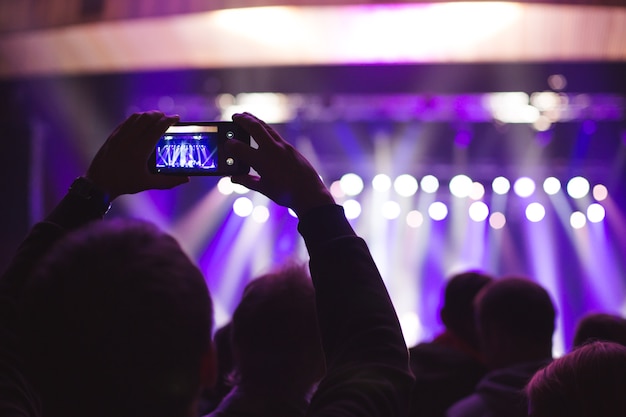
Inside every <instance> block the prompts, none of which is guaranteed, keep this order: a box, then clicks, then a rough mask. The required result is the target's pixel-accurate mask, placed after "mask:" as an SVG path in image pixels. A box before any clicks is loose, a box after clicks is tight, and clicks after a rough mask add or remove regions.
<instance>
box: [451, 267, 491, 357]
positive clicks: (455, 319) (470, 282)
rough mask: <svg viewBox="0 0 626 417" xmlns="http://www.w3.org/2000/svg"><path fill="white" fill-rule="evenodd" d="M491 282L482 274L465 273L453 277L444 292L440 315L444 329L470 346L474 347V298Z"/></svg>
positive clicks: (489, 277)
mask: <svg viewBox="0 0 626 417" xmlns="http://www.w3.org/2000/svg"><path fill="white" fill-rule="evenodd" d="M491 281H492V278H491V276H489V275H487V274H486V273H484V272H481V271H466V272H462V273H459V274H456V275H453V276H452V277H451V278H450V280H449V281H448V283H447V284H446V287H445V290H444V295H443V306H442V311H441V315H442V319H443V320H444V324H445V326H446V328H448V329H450V330H452V331H453V332H454V333H455V334H457V335H458V336H460V337H462V338H463V339H464V340H466V341H467V342H469V343H470V344H472V345H476V334H475V333H476V332H475V331H474V327H475V325H474V298H475V297H476V294H478V292H479V291H480V290H481V289H482V288H483V287H484V286H485V285H487V284H488V283H490V282H491Z"/></svg>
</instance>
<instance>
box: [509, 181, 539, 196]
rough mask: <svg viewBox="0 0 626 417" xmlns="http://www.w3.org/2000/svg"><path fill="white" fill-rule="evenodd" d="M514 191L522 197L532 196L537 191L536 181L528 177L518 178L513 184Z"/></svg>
mask: <svg viewBox="0 0 626 417" xmlns="http://www.w3.org/2000/svg"><path fill="white" fill-rule="evenodd" d="M513 191H515V194H517V195H518V196H520V197H522V198H526V197H530V196H531V195H532V194H533V193H534V192H535V181H533V180H531V179H530V178H528V177H521V178H518V179H517V181H515V183H514V184H513Z"/></svg>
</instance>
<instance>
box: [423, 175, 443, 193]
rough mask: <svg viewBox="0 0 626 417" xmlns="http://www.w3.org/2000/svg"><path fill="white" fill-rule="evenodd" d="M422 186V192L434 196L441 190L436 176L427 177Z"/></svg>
mask: <svg viewBox="0 0 626 417" xmlns="http://www.w3.org/2000/svg"><path fill="white" fill-rule="evenodd" d="M420 185H421V186H422V191H424V192H425V193H429V194H432V193H435V192H437V190H438V189H439V180H438V179H437V177H435V176H434V175H426V176H424V178H422V181H420Z"/></svg>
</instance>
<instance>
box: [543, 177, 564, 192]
mask: <svg viewBox="0 0 626 417" xmlns="http://www.w3.org/2000/svg"><path fill="white" fill-rule="evenodd" d="M543 191H545V192H546V194H548V195H555V194H556V193H558V192H559V191H561V181H559V180H558V179H557V178H554V177H548V178H546V179H545V181H544V182H543Z"/></svg>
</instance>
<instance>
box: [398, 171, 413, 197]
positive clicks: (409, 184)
mask: <svg viewBox="0 0 626 417" xmlns="http://www.w3.org/2000/svg"><path fill="white" fill-rule="evenodd" d="M393 188H394V190H396V192H397V193H398V194H400V195H401V196H403V197H410V196H412V195H414V194H415V193H416V192H417V189H418V185H417V180H416V179H415V177H414V176H412V175H409V174H402V175H400V176H398V177H397V178H396V180H395V181H394V182H393Z"/></svg>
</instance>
